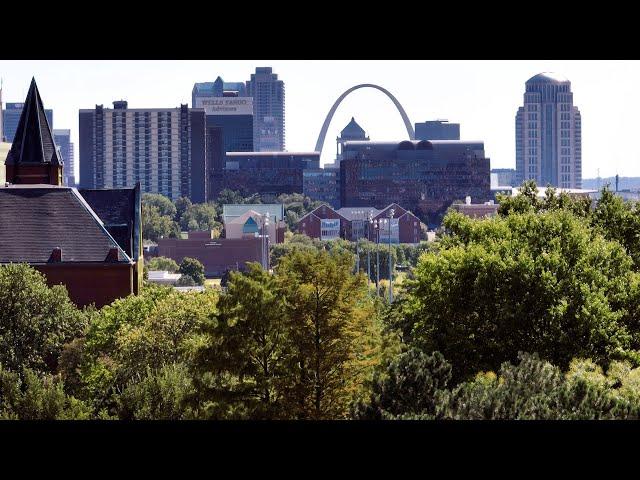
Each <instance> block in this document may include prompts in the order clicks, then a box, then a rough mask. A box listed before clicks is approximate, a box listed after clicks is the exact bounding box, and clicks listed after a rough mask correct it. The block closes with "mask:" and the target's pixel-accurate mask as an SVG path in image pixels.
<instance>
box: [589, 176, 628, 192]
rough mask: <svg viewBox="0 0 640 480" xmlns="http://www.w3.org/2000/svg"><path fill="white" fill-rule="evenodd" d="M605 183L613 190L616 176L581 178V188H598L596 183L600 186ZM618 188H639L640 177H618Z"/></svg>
mask: <svg viewBox="0 0 640 480" xmlns="http://www.w3.org/2000/svg"><path fill="white" fill-rule="evenodd" d="M607 183H608V184H609V185H611V189H612V190H615V188H616V177H602V178H600V179H599V180H598V179H597V178H583V179H582V188H587V189H593V190H595V189H597V188H598V185H600V188H602V187H604V186H605V185H606V184H607ZM618 190H640V177H620V178H619V182H618Z"/></svg>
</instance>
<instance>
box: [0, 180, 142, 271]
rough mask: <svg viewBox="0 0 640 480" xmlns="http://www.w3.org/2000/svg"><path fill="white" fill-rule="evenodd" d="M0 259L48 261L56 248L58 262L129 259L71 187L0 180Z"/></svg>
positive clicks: (124, 260)
mask: <svg viewBox="0 0 640 480" xmlns="http://www.w3.org/2000/svg"><path fill="white" fill-rule="evenodd" d="M0 225H2V226H3V228H0V245H2V249H0V263H10V262H27V263H35V264H38V263H47V262H49V260H50V259H51V256H52V252H53V250H54V249H55V248H60V250H61V252H62V262H106V261H110V260H108V258H109V257H110V253H111V250H112V249H116V252H117V258H114V259H113V261H114V262H116V263H117V262H120V263H123V262H124V263H129V262H130V261H131V259H130V258H129V256H128V255H127V254H126V253H125V252H124V251H123V250H122V248H121V247H120V246H119V245H118V243H117V242H116V240H115V239H114V238H113V237H112V236H111V234H110V233H109V232H108V231H107V229H106V228H105V226H104V224H103V222H102V220H100V218H99V217H98V216H97V215H96V213H95V212H94V211H93V210H92V208H91V207H90V206H89V204H88V203H87V202H86V201H85V200H84V198H83V197H82V196H81V195H80V194H79V193H78V191H77V190H76V189H75V188H69V187H59V186H54V185H11V186H8V187H3V186H0Z"/></svg>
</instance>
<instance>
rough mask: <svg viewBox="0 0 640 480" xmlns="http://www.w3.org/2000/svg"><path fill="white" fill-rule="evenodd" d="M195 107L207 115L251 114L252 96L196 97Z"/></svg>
mask: <svg viewBox="0 0 640 480" xmlns="http://www.w3.org/2000/svg"><path fill="white" fill-rule="evenodd" d="M196 108H204V111H205V113H206V114H207V115H253V98H252V97H197V98H196Z"/></svg>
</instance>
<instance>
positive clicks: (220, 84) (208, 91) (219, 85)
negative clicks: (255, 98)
mask: <svg viewBox="0 0 640 480" xmlns="http://www.w3.org/2000/svg"><path fill="white" fill-rule="evenodd" d="M224 92H235V93H236V95H235V96H236V97H246V96H247V87H246V86H245V84H244V82H225V81H223V80H222V78H220V77H218V78H216V81H215V82H201V83H195V84H194V85H193V91H192V92H191V106H192V107H193V108H199V107H198V106H197V105H196V104H197V103H198V100H197V99H198V98H207V97H223V96H224Z"/></svg>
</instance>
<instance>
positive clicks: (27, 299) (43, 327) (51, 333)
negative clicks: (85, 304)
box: [0, 264, 87, 373]
mask: <svg viewBox="0 0 640 480" xmlns="http://www.w3.org/2000/svg"><path fill="white" fill-rule="evenodd" d="M86 325H87V318H86V316H85V315H84V314H83V313H82V312H81V311H79V310H78V309H77V308H76V306H75V305H74V304H73V303H72V302H71V300H69V296H68V295H67V290H66V288H65V287H64V286H62V285H56V286H53V287H51V288H49V287H48V286H47V284H46V279H45V277H44V275H42V274H41V273H39V272H38V271H37V270H35V269H33V268H31V267H29V266H28V265H25V264H9V265H3V266H0V364H1V365H4V367H5V368H8V369H10V370H12V371H16V372H18V371H22V369H24V368H28V369H32V370H34V371H35V372H41V373H46V372H48V373H53V372H55V371H56V368H57V364H58V357H59V356H60V352H61V351H62V348H63V345H64V344H65V343H66V342H69V341H71V340H72V339H73V338H74V337H76V336H80V335H81V334H82V332H83V330H84V329H85V327H86Z"/></svg>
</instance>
